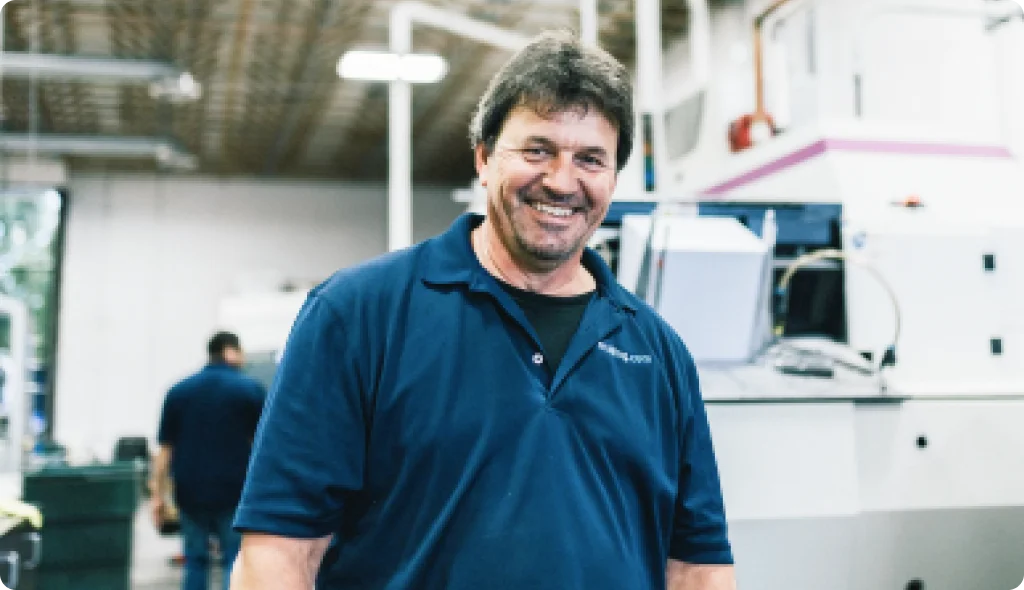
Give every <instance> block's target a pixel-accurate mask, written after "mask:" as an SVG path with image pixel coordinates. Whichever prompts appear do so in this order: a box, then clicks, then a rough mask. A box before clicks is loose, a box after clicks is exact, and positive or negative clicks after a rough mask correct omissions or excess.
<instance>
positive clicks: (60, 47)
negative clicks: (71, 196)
mask: <svg viewBox="0 0 1024 590" xmlns="http://www.w3.org/2000/svg"><path fill="white" fill-rule="evenodd" d="M636 1H648V0H601V1H600V2H599V11H600V20H599V36H600V43H601V45H602V46H603V47H604V48H606V49H608V50H609V51H610V52H611V53H612V54H613V55H615V56H616V57H618V58H619V59H621V60H623V61H624V62H625V63H627V64H630V65H631V64H632V62H633V56H634V53H635V45H636V39H635V29H634V18H633V13H634V4H635V2H636ZM650 1H654V0H650ZM429 3H430V4H433V5H435V6H438V7H440V8H444V9H446V10H451V11H457V12H459V13H462V14H465V15H467V16H470V17H473V18H476V19H480V20H484V21H489V22H491V23H494V24H496V25H498V26H500V27H503V28H507V29H511V30H515V31H518V32H520V33H523V34H526V35H532V34H536V33H538V32H540V31H542V30H544V29H548V28H554V27H571V28H574V29H578V26H579V13H578V3H577V2H575V1H573V0H533V1H529V0H433V1H431V2H429ZM393 4H394V2H393V1H390V0H378V1H373V0H160V1H153V0H14V2H12V3H10V4H8V5H7V6H6V7H5V8H4V9H3V13H2V14H3V19H4V27H3V32H4V48H5V50H6V51H8V52H30V53H42V54H52V55H64V56H88V57H91V58H101V59H104V60H106V59H110V60H155V61H158V62H166V63H168V64H170V65H173V66H175V67H176V68H177V69H179V70H181V71H186V72H189V73H190V74H191V75H192V76H193V77H194V78H195V80H196V81H197V82H199V84H200V85H201V87H202V93H201V97H200V98H199V99H198V100H193V101H170V100H166V99H163V98H160V97H154V96H153V93H152V92H151V90H150V88H149V85H148V84H139V83H133V82H131V81H124V80H113V79H107V78H102V79H101V78H97V79H89V78H84V79H83V78H81V77H79V78H75V79H71V78H64V79H60V78H54V77H47V76H39V75H32V76H30V77H26V76H18V77H12V76H7V75H4V76H0V79H2V84H3V88H2V97H3V108H2V110H0V116H2V130H3V133H4V134H7V135H9V136H13V135H22V136H24V134H28V133H31V137H40V138H45V137H51V136H56V135H60V136H62V137H63V136H75V137H83V138H94V139H95V138H105V139H108V140H110V139H114V140H121V139H124V138H135V139H138V138H164V139H167V140H169V141H171V142H173V143H174V144H175V145H177V146H179V147H180V149H181V150H182V151H183V152H185V153H188V154H192V155H194V156H195V161H196V165H197V167H198V171H199V172H201V173H208V174H216V175H256V176H286V177H306V178H332V179H358V180H383V179H384V178H385V177H386V174H387V122H388V118H387V96H388V93H387V85H386V84H385V83H373V82H362V81H352V80H345V79H340V78H339V77H338V76H337V73H336V65H337V61H338V58H339V57H340V56H341V55H342V54H343V53H344V52H345V51H346V50H348V49H386V48H387V43H388V15H389V11H390V9H391V6H392V5H393ZM661 6H662V40H663V43H664V44H666V45H667V44H668V43H669V42H671V41H672V40H674V39H678V38H680V37H681V36H682V35H684V34H685V32H686V30H687V26H688V12H687V9H686V2H685V0H661ZM413 47H414V50H415V51H417V52H436V53H439V54H440V55H442V56H444V57H445V59H447V60H448V64H449V70H448V74H447V75H446V76H445V78H444V79H443V80H442V81H441V82H439V83H437V84H431V85H416V86H415V87H414V90H413V113H412V117H413V118H412V121H413V169H414V171H413V178H414V180H415V181H416V182H434V183H447V184H452V183H463V182H465V181H468V180H469V179H470V178H471V177H472V159H471V154H470V151H469V148H468V143H467V139H466V136H467V134H466V126H467V123H468V120H469V116H470V113H471V111H472V108H473V106H474V104H475V101H476V99H477V97H478V96H479V95H480V93H481V92H482V91H483V89H484V88H485V86H486V84H487V81H488V79H489V78H490V76H491V75H492V74H493V73H494V71H495V70H496V69H497V68H498V66H499V65H500V64H501V63H502V62H503V61H504V60H505V59H506V58H507V57H508V55H507V53H505V52H504V51H503V50H499V49H492V48H489V47H485V46H481V45H480V44H478V43H476V42H473V41H469V40H466V39H461V38H458V37H455V36H453V35H451V34H449V33H445V32H442V31H438V30H432V29H430V28H426V27H417V28H416V29H415V31H414V42H413ZM114 65H115V66H116V63H115V64H114ZM2 67H3V65H2V62H0V69H2ZM32 105H34V108H31V107H32ZM83 151H84V152H85V153H83ZM67 161H68V163H69V166H70V167H71V169H72V170H76V169H77V170H81V169H90V170H96V169H99V170H113V171H117V170H153V169H156V164H155V161H156V160H155V159H154V158H153V157H145V156H141V155H140V156H139V157H138V158H130V157H127V158H126V157H123V155H122V156H119V157H116V158H114V157H110V156H109V155H108V154H104V152H102V151H98V152H97V153H95V154H93V153H88V150H87V149H86V150H78V151H77V152H75V153H74V154H73V155H71V156H69V157H68V159H67Z"/></svg>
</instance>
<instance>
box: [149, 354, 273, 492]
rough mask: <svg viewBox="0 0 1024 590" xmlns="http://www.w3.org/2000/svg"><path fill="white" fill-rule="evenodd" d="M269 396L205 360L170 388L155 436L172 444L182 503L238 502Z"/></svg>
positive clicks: (254, 383) (224, 367) (235, 373)
mask: <svg viewBox="0 0 1024 590" xmlns="http://www.w3.org/2000/svg"><path fill="white" fill-rule="evenodd" d="M265 397H266V392H265V391H264V389H263V386H262V385H260V383H259V382H257V381H256V380H254V379H250V378H249V377H246V376H245V375H243V374H242V372H241V371H239V370H238V369H235V368H233V367H230V366H228V365H224V364H210V365H207V366H206V367H205V368H203V369H202V370H201V371H199V372H198V373H196V374H195V375H192V376H191V377H189V378H187V379H185V380H183V381H181V382H179V383H178V384H176V385H175V386H174V387H172V388H171V390H170V391H169V392H168V393H167V397H166V399H165V400H164V407H163V411H162V412H161V415H160V430H159V433H158V434H157V440H158V441H159V442H160V444H162V445H169V446H170V447H171V478H172V479H173V481H174V497H175V501H176V502H177V504H178V507H179V508H181V509H182V510H184V511H186V512H188V511H192V512H199V511H218V510H226V509H230V508H234V507H235V506H237V505H238V500H239V498H240V497H241V495H242V486H243V485H244V483H245V473H246V468H247V466H248V464H249V453H250V451H251V450H252V440H253V437H254V435H255V433H256V426H257V424H258V423H259V419H260V412H261V411H262V409H263V402H264V398H265Z"/></svg>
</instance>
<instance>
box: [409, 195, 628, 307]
mask: <svg viewBox="0 0 1024 590" xmlns="http://www.w3.org/2000/svg"><path fill="white" fill-rule="evenodd" d="M483 220H484V216H483V215H479V214H476V213H464V214H462V215H461V216H459V218H458V219H456V220H455V223H453V224H452V225H451V227H450V228H448V230H447V231H445V232H444V233H442V234H440V235H439V236H437V237H436V238H434V239H433V240H430V241H429V242H428V244H427V246H426V248H427V252H426V254H427V255H426V256H425V257H424V260H423V270H422V272H421V276H422V279H423V281H424V282H425V283H427V284H432V285H459V284H462V285H466V286H468V287H469V288H470V289H472V290H474V291H488V292H489V291H491V288H490V285H492V284H493V282H492V279H493V277H491V276H490V274H489V273H488V272H487V271H486V270H484V267H483V266H481V265H480V261H479V260H477V257H476V254H475V253H474V252H473V247H472V245H471V243H470V237H469V236H470V232H472V231H473V230H474V229H476V228H477V226H479V225H480V224H481V223H483ZM583 266H585V267H586V268H587V270H589V271H590V274H591V275H593V277H594V280H595V281H596V283H597V290H598V293H599V294H600V295H602V296H603V297H606V298H607V299H608V300H609V301H610V302H611V303H612V304H613V305H615V306H616V307H618V308H620V309H628V310H631V311H636V309H637V306H636V303H635V302H634V301H633V299H632V298H631V297H630V296H629V293H628V292H627V291H626V290H625V289H624V288H622V286H621V285H620V284H619V282H618V281H617V280H616V279H615V275H614V274H613V273H612V270H611V269H610V268H609V267H608V265H607V264H606V263H605V261H604V259H603V258H601V255H600V254H598V253H597V252H595V251H594V250H592V249H590V248H587V249H586V250H584V252H583Z"/></svg>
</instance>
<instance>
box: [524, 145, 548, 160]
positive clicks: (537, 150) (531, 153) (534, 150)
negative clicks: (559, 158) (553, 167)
mask: <svg viewBox="0 0 1024 590" xmlns="http://www.w3.org/2000/svg"><path fill="white" fill-rule="evenodd" d="M522 152H523V155H524V156H526V157H527V158H544V157H547V156H550V155H551V150H549V149H547V148H542V147H528V148H523V150H522Z"/></svg>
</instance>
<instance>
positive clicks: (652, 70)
mask: <svg viewBox="0 0 1024 590" xmlns="http://www.w3.org/2000/svg"><path fill="white" fill-rule="evenodd" d="M661 72H662V67H661V2H660V0H636V77H637V84H636V86H637V105H638V106H639V109H640V113H641V115H650V116H651V132H652V135H651V145H652V148H653V150H654V186H655V191H654V192H655V193H657V192H658V191H660V190H661V189H662V179H663V178H664V171H665V149H664V144H665V142H664V137H663V136H664V125H663V124H662V119H663V115H662V110H663V106H662V79H661V78H662V73H661ZM639 123H640V128H641V133H642V128H643V118H641V120H640V121H639ZM639 147H641V148H642V147H643V145H642V144H641V146H639ZM645 174H646V171H645Z"/></svg>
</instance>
